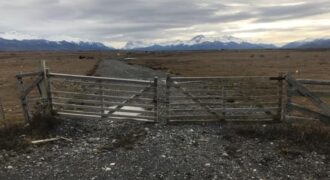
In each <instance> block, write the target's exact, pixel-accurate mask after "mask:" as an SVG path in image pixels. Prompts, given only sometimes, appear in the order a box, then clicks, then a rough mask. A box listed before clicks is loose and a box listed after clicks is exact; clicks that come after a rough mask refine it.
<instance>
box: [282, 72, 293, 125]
mask: <svg viewBox="0 0 330 180" xmlns="http://www.w3.org/2000/svg"><path fill="white" fill-rule="evenodd" d="M291 76H292V72H288V73H287V74H286V77H285V82H286V83H285V84H286V99H285V104H284V112H283V114H284V117H286V116H287V115H288V114H289V112H290V104H291V101H292V95H293V93H294V87H293V86H292V85H291V84H290V83H288V81H287V79H288V78H291ZM284 120H285V119H284Z"/></svg>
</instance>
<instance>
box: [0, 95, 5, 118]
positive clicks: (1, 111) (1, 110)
mask: <svg viewBox="0 0 330 180" xmlns="http://www.w3.org/2000/svg"><path fill="white" fill-rule="evenodd" d="M0 119H2V120H5V119H6V115H5V109H4V108H3V105H2V101H1V99H0Z"/></svg>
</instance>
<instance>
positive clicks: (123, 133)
mask: <svg viewBox="0 0 330 180" xmlns="http://www.w3.org/2000/svg"><path fill="white" fill-rule="evenodd" d="M96 74H97V75H100V76H115V77H123V78H131V77H134V78H142V79H145V78H152V77H153V76H155V75H157V76H163V75H164V73H161V72H155V71H153V70H151V69H147V68H145V67H140V66H131V65H128V64H126V63H125V62H121V61H115V60H104V61H103V62H102V63H101V65H100V66H99V69H98V70H97V72H96ZM52 134H53V136H64V137H66V138H70V139H72V142H69V141H56V142H53V143H47V144H44V145H35V146H29V147H28V148H26V149H18V150H2V151H1V152H0V179H122V180H128V179H180V180H181V179H329V178H330V165H329V164H330V162H329V160H330V158H329V152H326V151H324V150H322V149H318V148H313V147H312V146H308V145H306V144H303V143H300V142H298V141H296V139H295V138H294V136H293V135H292V133H291V132H290V130H288V129H287V128H286V126H284V125H276V126H268V125H267V126H266V125H260V126H257V127H251V126H250V127H241V126H240V127H238V126H233V125H226V126H222V125H220V124H204V125H203V124H202V125H193V124H190V125H188V124H186V125H165V126H163V125H160V124H145V123H138V122H118V121H115V122H114V121H110V120H109V121H106V120H102V121H101V120H82V119H64V120H63V123H62V124H61V125H60V126H59V127H58V128H57V129H56V130H54V131H53V132H52Z"/></svg>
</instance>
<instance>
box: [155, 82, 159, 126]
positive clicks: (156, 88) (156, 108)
mask: <svg viewBox="0 0 330 180" xmlns="http://www.w3.org/2000/svg"><path fill="white" fill-rule="evenodd" d="M154 88H155V89H154V111H155V118H156V119H155V121H156V122H159V111H158V109H159V107H158V105H159V104H158V77H157V76H155V77H154Z"/></svg>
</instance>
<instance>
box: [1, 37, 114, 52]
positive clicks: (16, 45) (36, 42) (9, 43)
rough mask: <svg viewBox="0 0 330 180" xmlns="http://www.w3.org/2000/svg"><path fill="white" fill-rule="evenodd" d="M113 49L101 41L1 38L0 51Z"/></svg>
mask: <svg viewBox="0 0 330 180" xmlns="http://www.w3.org/2000/svg"><path fill="white" fill-rule="evenodd" d="M113 49H114V48H111V47H107V46H105V45H104V44H102V43H99V42H82V41H80V42H68V41H48V40H44V39H32V40H9V39H3V38H0V51H92V50H113Z"/></svg>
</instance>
